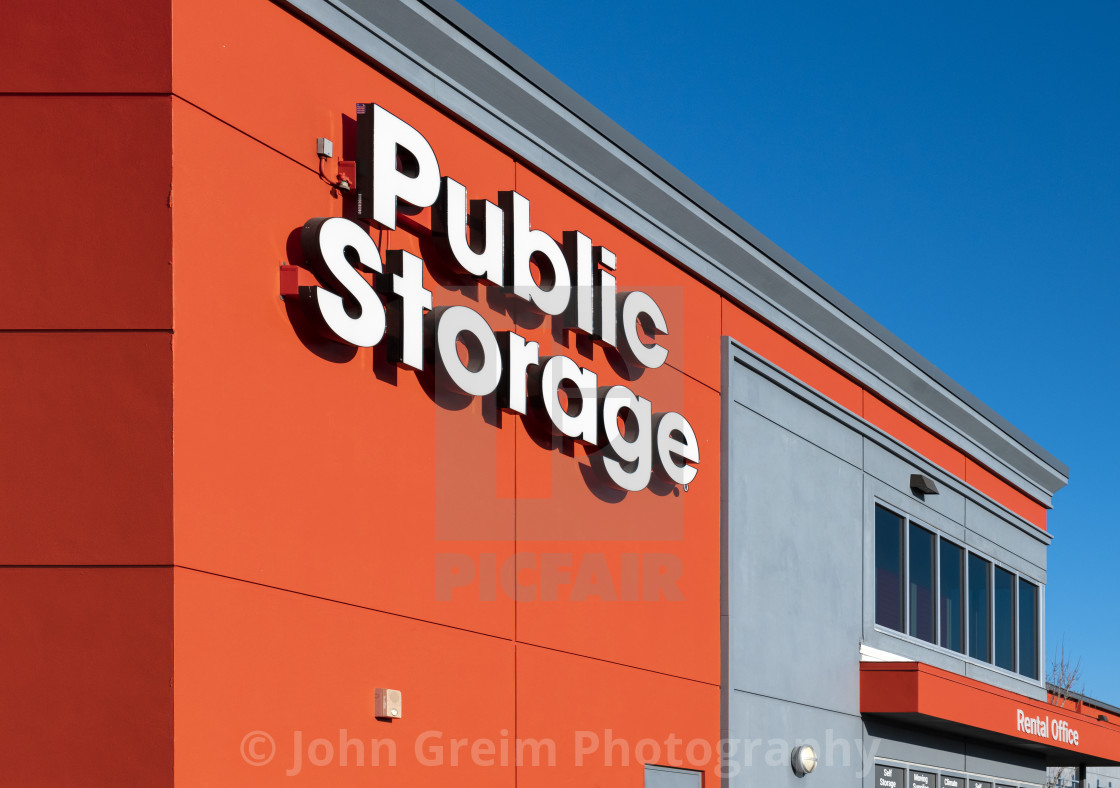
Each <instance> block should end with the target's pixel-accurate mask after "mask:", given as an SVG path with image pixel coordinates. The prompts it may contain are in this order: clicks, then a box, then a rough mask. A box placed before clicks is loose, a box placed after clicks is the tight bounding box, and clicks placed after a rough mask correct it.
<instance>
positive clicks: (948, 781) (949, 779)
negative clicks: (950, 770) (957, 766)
mask: <svg viewBox="0 0 1120 788" xmlns="http://www.w3.org/2000/svg"><path fill="white" fill-rule="evenodd" d="M941 788H965V779H964V777H962V776H961V775H959V774H943V775H941Z"/></svg>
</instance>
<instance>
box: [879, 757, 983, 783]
mask: <svg viewBox="0 0 1120 788" xmlns="http://www.w3.org/2000/svg"><path fill="white" fill-rule="evenodd" d="M875 786H876V788H907V786H906V770H905V769H903V768H902V767H901V766H884V765H883V764H881V763H877V764H875ZM989 788H991V787H990V786H989Z"/></svg>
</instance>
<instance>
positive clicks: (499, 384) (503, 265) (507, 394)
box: [299, 104, 700, 492]
mask: <svg viewBox="0 0 1120 788" xmlns="http://www.w3.org/2000/svg"><path fill="white" fill-rule="evenodd" d="M358 144H359V156H358V161H357V180H358V184H357V214H358V218H359V219H364V220H367V221H372V222H376V223H377V224H380V225H381V226H383V227H385V228H388V229H395V228H396V226H397V218H398V214H399V213H415V212H417V211H419V210H422V209H424V208H428V207H431V208H432V231H433V235H434V236H435V238H436V239H437V240H438V241H439V243H440V244H441V247H442V248H443V250H444V251H446V252H448V255H447V256H448V258H449V259H450V260H452V261H453V263H454V265H455V266H456V267H457V268H459V269H461V271H462V272H464V273H465V274H468V275H470V276H472V277H474V278H476V279H478V280H480V281H482V282H485V283H488V284H489V285H493V286H496V287H500V288H503V289H505V290H506V291H507V292H509V293H511V294H512V296H513V297H514V298H516V299H518V300H519V302H523V303H524V304H526V305H527V306H528V308H529V309H531V310H532V311H534V312H536V313H537V314H539V315H544V316H552V317H554V318H557V319H560V320H562V321H563V324H564V326H565V327H566V328H568V329H570V330H573V331H575V332H578V333H582V334H586V335H588V336H590V337H592V339H593V340H594V341H596V342H598V343H601V344H602V345H606V346H609V347H611V348H614V349H616V350H617V351H618V352H619V353H620V354H621V355H622V356H623V358H625V359H626V360H627V362H629V363H631V364H635V365H640V366H643V367H646V368H649V369H655V368H657V367H660V366H661V365H662V364H664V363H665V361H666V358H667V356H668V351H667V350H666V349H665V348H664V347H663V346H662V345H660V344H659V343H658V342H657V339H656V338H657V337H658V336H664V335H667V334H668V330H669V329H668V326H667V324H666V321H665V317H664V315H663V314H662V312H661V309H660V307H658V305H657V302H656V301H654V299H653V298H652V297H651V296H649V295H648V294H646V293H644V292H642V291H640V290H633V291H630V292H620V291H619V288H618V287H617V284H616V279H615V275H614V272H615V271H616V270H617V265H618V261H617V260H616V258H615V255H614V254H613V253H612V252H611V251H610V250H608V249H606V248H603V247H601V246H595V245H594V244H593V243H592V240H591V239H590V238H589V237H588V236H586V235H584V234H583V233H580V232H577V231H572V232H567V233H565V234H564V238H563V244H560V243H557V241H556V240H554V239H553V238H552V237H551V236H549V235H548V234H547V233H545V232H544V231H542V230H538V229H533V228H532V226H531V224H530V221H529V216H530V202H529V200H528V199H527V198H526V197H524V196H522V195H520V194H518V193H517V192H515V191H509V192H502V193H501V194H500V197H499V203H500V205H495V204H493V203H491V202H488V201H484V200H468V197H467V191H466V188H465V187H464V186H463V185H462V184H460V183H458V182H456V181H455V180H453V179H452V178H449V177H445V176H441V174H440V169H439V164H438V162H437V160H436V155H435V151H434V150H433V149H432V147H431V145H430V144H429V143H428V141H427V140H426V139H425V138H424V137H423V135H421V134H420V133H419V132H418V131H417V130H416V129H414V128H412V127H411V126H410V125H408V124H407V123H406V122H404V121H403V120H401V119H400V118H398V117H396V116H394V115H393V114H391V113H390V112H388V111H387V110H385V109H384V108H382V107H380V106H377V105H374V104H359V105H358ZM301 243H302V246H303V251H304V255H305V258H306V260H307V263H308V264H309V265H311V266H312V267H313V268H314V269H315V272H316V274H317V277H318V279H319V283H320V285H321V286H308V287H301V288H300V293H299V297H300V303H301V304H302V306H303V309H304V311H305V312H306V314H307V315H308V317H309V318H310V319H311V320H312V322H313V323H314V324H315V325H316V326H317V327H318V328H319V330H320V331H321V332H322V333H323V334H324V335H325V336H326V337H328V338H329V339H332V340H335V341H337V342H341V343H344V344H348V345H353V346H356V347H374V346H376V345H378V344H379V343H380V342H381V341H382V340H383V339H384V338H385V336H386V334H387V333H388V335H389V336H390V337H391V341H390V342H389V343H388V344H387V347H386V349H387V351H388V352H389V355H390V358H391V360H392V361H393V362H394V363H396V364H399V365H401V366H404V367H409V368H412V369H415V370H423V369H424V365H425V359H426V358H430V359H433V360H434V363H435V365H436V366H437V368H438V371H439V372H440V373H441V374H440V376H439V380H440V381H446V382H447V383H449V384H450V386H451V387H452V388H453V389H455V390H457V391H458V392H460V393H461V394H466V395H470V396H477V397H483V396H489V395H491V394H496V395H497V397H498V401H499V403H500V405H501V407H503V408H505V409H507V410H510V411H512V412H514V413H518V414H521V415H523V416H534V417H537V418H540V419H541V420H542V421H544V422H545V423H547V424H549V425H550V428H551V430H552V431H553V432H554V433H555V434H558V435H562V436H566V437H568V438H572V439H574V440H577V441H580V442H582V443H583V444H585V445H587V446H588V447H589V448H590V451H589V454H590V455H592V456H593V458H594V459H596V460H597V462H595V463H594V465H595V466H596V468H597V469H599V470H600V472H601V473H602V475H603V476H604V477H605V480H606V481H607V482H608V483H610V484H611V485H612V486H614V487H616V488H618V489H620V490H625V491H631V492H636V491H639V490H642V489H644V488H645V487H647V486H648V485H649V483H650V481H651V478H652V477H653V476H654V475H655V474H656V475H657V476H659V477H660V478H661V479H663V480H664V481H665V482H668V483H670V484H688V483H689V482H691V481H692V480H693V479H694V478H695V476H696V473H697V469H696V467H695V465H696V464H697V463H698V462H699V460H700V454H699V446H698V443H697V440H696V433H695V432H694V430H693V429H692V426H691V425H690V424H689V422H688V420H687V419H685V417H684V416H682V415H681V414H679V413H676V412H672V411H670V412H664V413H656V412H654V409H653V405H652V403H651V402H650V401H649V400H647V399H645V398H643V397H640V396H638V395H637V394H635V393H634V392H633V391H631V390H630V389H629V388H628V387H626V386H622V385H612V386H603V387H600V386H599V385H598V378H597V376H596V374H595V373H594V372H593V371H591V370H589V369H585V368H583V367H580V366H579V365H578V364H577V363H576V362H575V361H573V360H572V359H570V358H568V357H567V356H564V355H554V356H542V355H541V354H540V345H539V343H537V342H531V341H528V340H527V339H526V338H525V337H523V336H521V335H520V334H518V333H517V332H516V331H501V332H495V331H493V330H492V329H491V327H490V325H489V324H488V323H487V321H486V319H485V318H483V317H482V315H480V314H479V313H478V312H476V311H475V310H473V309H471V308H469V307H466V306H446V307H438V308H433V305H432V304H433V302H432V292H431V291H430V290H428V289H426V288H425V287H424V277H423V272H424V265H425V264H424V261H423V260H422V259H420V258H419V257H416V256H415V255H413V254H411V253H409V252H406V251H403V250H392V251H389V252H387V253H386V255H385V258H384V259H383V258H382V254H381V250H380V249H379V248H378V246H377V244H376V243H375V242H374V240H373V239H372V238H371V237H370V235H369V233H368V231H367V230H366V228H365V227H364V226H363V225H361V224H358V223H356V222H352V221H350V220H348V219H342V218H337V217H335V218H316V219H311V220H310V221H308V222H307V223H306V224H305V226H304V227H303V229H302V231H301ZM359 268H361V269H365V270H367V271H372V272H373V273H374V275H375V279H376V282H377V285H371V284H370V283H369V282H368V281H367V280H366V278H365V277H364V276H363V275H362V274H361V273H360V272H359V270H358V269H359ZM387 268H388V269H390V271H391V272H390V271H387V270H386V269H387ZM534 268H535V269H536V276H534ZM639 326H640V327H641V330H642V331H640V330H639ZM643 331H644V334H645V338H643V336H642V332H643ZM647 338H648V341H647ZM460 345H461V346H462V347H463V348H464V349H465V350H466V352H465V354H463V355H465V358H463V357H461V355H460V352H459V347H460Z"/></svg>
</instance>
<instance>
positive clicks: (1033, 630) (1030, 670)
mask: <svg viewBox="0 0 1120 788" xmlns="http://www.w3.org/2000/svg"><path fill="white" fill-rule="evenodd" d="M1019 672H1020V673H1022V674H1023V675H1024V676H1026V677H1027V678H1031V679H1037V678H1038V586H1036V585H1034V584H1032V583H1028V582H1027V581H1026V580H1023V579H1022V578H1019Z"/></svg>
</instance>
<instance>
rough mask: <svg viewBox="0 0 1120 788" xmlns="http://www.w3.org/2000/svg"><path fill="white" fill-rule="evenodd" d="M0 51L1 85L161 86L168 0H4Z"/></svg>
mask: <svg viewBox="0 0 1120 788" xmlns="http://www.w3.org/2000/svg"><path fill="white" fill-rule="evenodd" d="M0 53H2V55H0V57H3V62H4V67H3V68H2V69H0V93H167V92H169V91H170V90H171V3H170V2H168V1H167V0H156V1H155V2H153V1H152V0H114V1H113V2H111V3H75V2H72V1H71V0H6V2H5V3H4V24H3V25H0ZM42 158H44V157H43V156H41V155H40V156H33V157H29V158H28V161H34V160H35V159H40V160H41V159H42Z"/></svg>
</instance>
